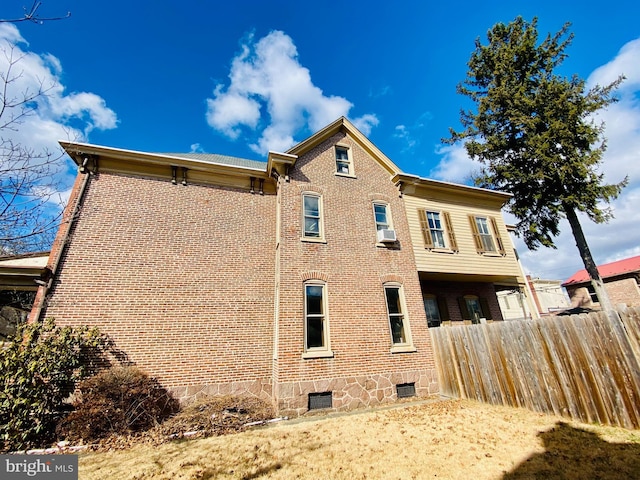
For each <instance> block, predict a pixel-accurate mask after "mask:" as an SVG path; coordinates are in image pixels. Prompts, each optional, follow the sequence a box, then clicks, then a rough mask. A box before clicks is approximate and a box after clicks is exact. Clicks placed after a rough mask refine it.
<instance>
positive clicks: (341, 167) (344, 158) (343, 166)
mask: <svg viewBox="0 0 640 480" xmlns="http://www.w3.org/2000/svg"><path fill="white" fill-rule="evenodd" d="M336 173H338V174H340V175H353V165H352V162H351V156H350V154H349V149H348V148H347V147H341V146H339V145H337V146H336Z"/></svg>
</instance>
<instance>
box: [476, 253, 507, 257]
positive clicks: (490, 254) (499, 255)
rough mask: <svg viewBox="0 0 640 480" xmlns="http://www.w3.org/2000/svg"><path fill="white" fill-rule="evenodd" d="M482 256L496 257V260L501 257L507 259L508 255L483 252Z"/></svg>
mask: <svg viewBox="0 0 640 480" xmlns="http://www.w3.org/2000/svg"><path fill="white" fill-rule="evenodd" d="M480 255H482V256H483V257H496V258H500V257H505V256H506V255H502V254H501V253H499V252H481V253H480Z"/></svg>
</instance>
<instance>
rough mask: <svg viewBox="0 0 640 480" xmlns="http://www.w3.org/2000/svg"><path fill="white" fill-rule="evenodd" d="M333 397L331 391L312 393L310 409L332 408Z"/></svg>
mask: <svg viewBox="0 0 640 480" xmlns="http://www.w3.org/2000/svg"><path fill="white" fill-rule="evenodd" d="M332 398H333V397H332V395H331V392H321V393H310V394H309V410H317V409H319V408H331V407H332V406H333V403H332Z"/></svg>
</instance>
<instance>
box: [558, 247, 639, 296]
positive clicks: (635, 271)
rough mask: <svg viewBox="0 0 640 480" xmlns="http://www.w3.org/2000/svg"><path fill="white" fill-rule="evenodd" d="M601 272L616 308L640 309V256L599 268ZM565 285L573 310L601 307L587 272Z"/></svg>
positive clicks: (584, 271) (575, 276)
mask: <svg viewBox="0 0 640 480" xmlns="http://www.w3.org/2000/svg"><path fill="white" fill-rule="evenodd" d="M598 272H600V276H601V278H602V281H603V283H604V287H605V289H606V291H607V293H608V294H609V299H610V300H611V303H612V304H613V305H626V306H627V307H637V306H640V288H639V287H638V284H639V283H640V256H637V257H631V258H625V259H624V260H618V261H616V262H611V263H605V264H603V265H598ZM562 286H563V287H565V288H566V289H567V293H568V294H569V297H570V298H571V306H572V307H592V306H598V307H599V306H600V303H599V302H598V297H597V296H596V293H595V289H594V288H593V286H592V285H591V279H590V278H589V274H588V273H587V271H586V270H584V269H583V270H579V271H577V272H576V273H574V274H573V275H572V276H571V277H570V278H569V279H568V280H566V281H565V282H564V283H563V284H562Z"/></svg>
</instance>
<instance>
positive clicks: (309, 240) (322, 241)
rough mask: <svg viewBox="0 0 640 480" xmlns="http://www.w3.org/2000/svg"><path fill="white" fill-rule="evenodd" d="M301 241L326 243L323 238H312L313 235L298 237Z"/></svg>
mask: <svg viewBox="0 0 640 480" xmlns="http://www.w3.org/2000/svg"><path fill="white" fill-rule="evenodd" d="M300 241H301V242H309V243H327V241H326V240H325V239H324V238H314V237H300Z"/></svg>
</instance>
